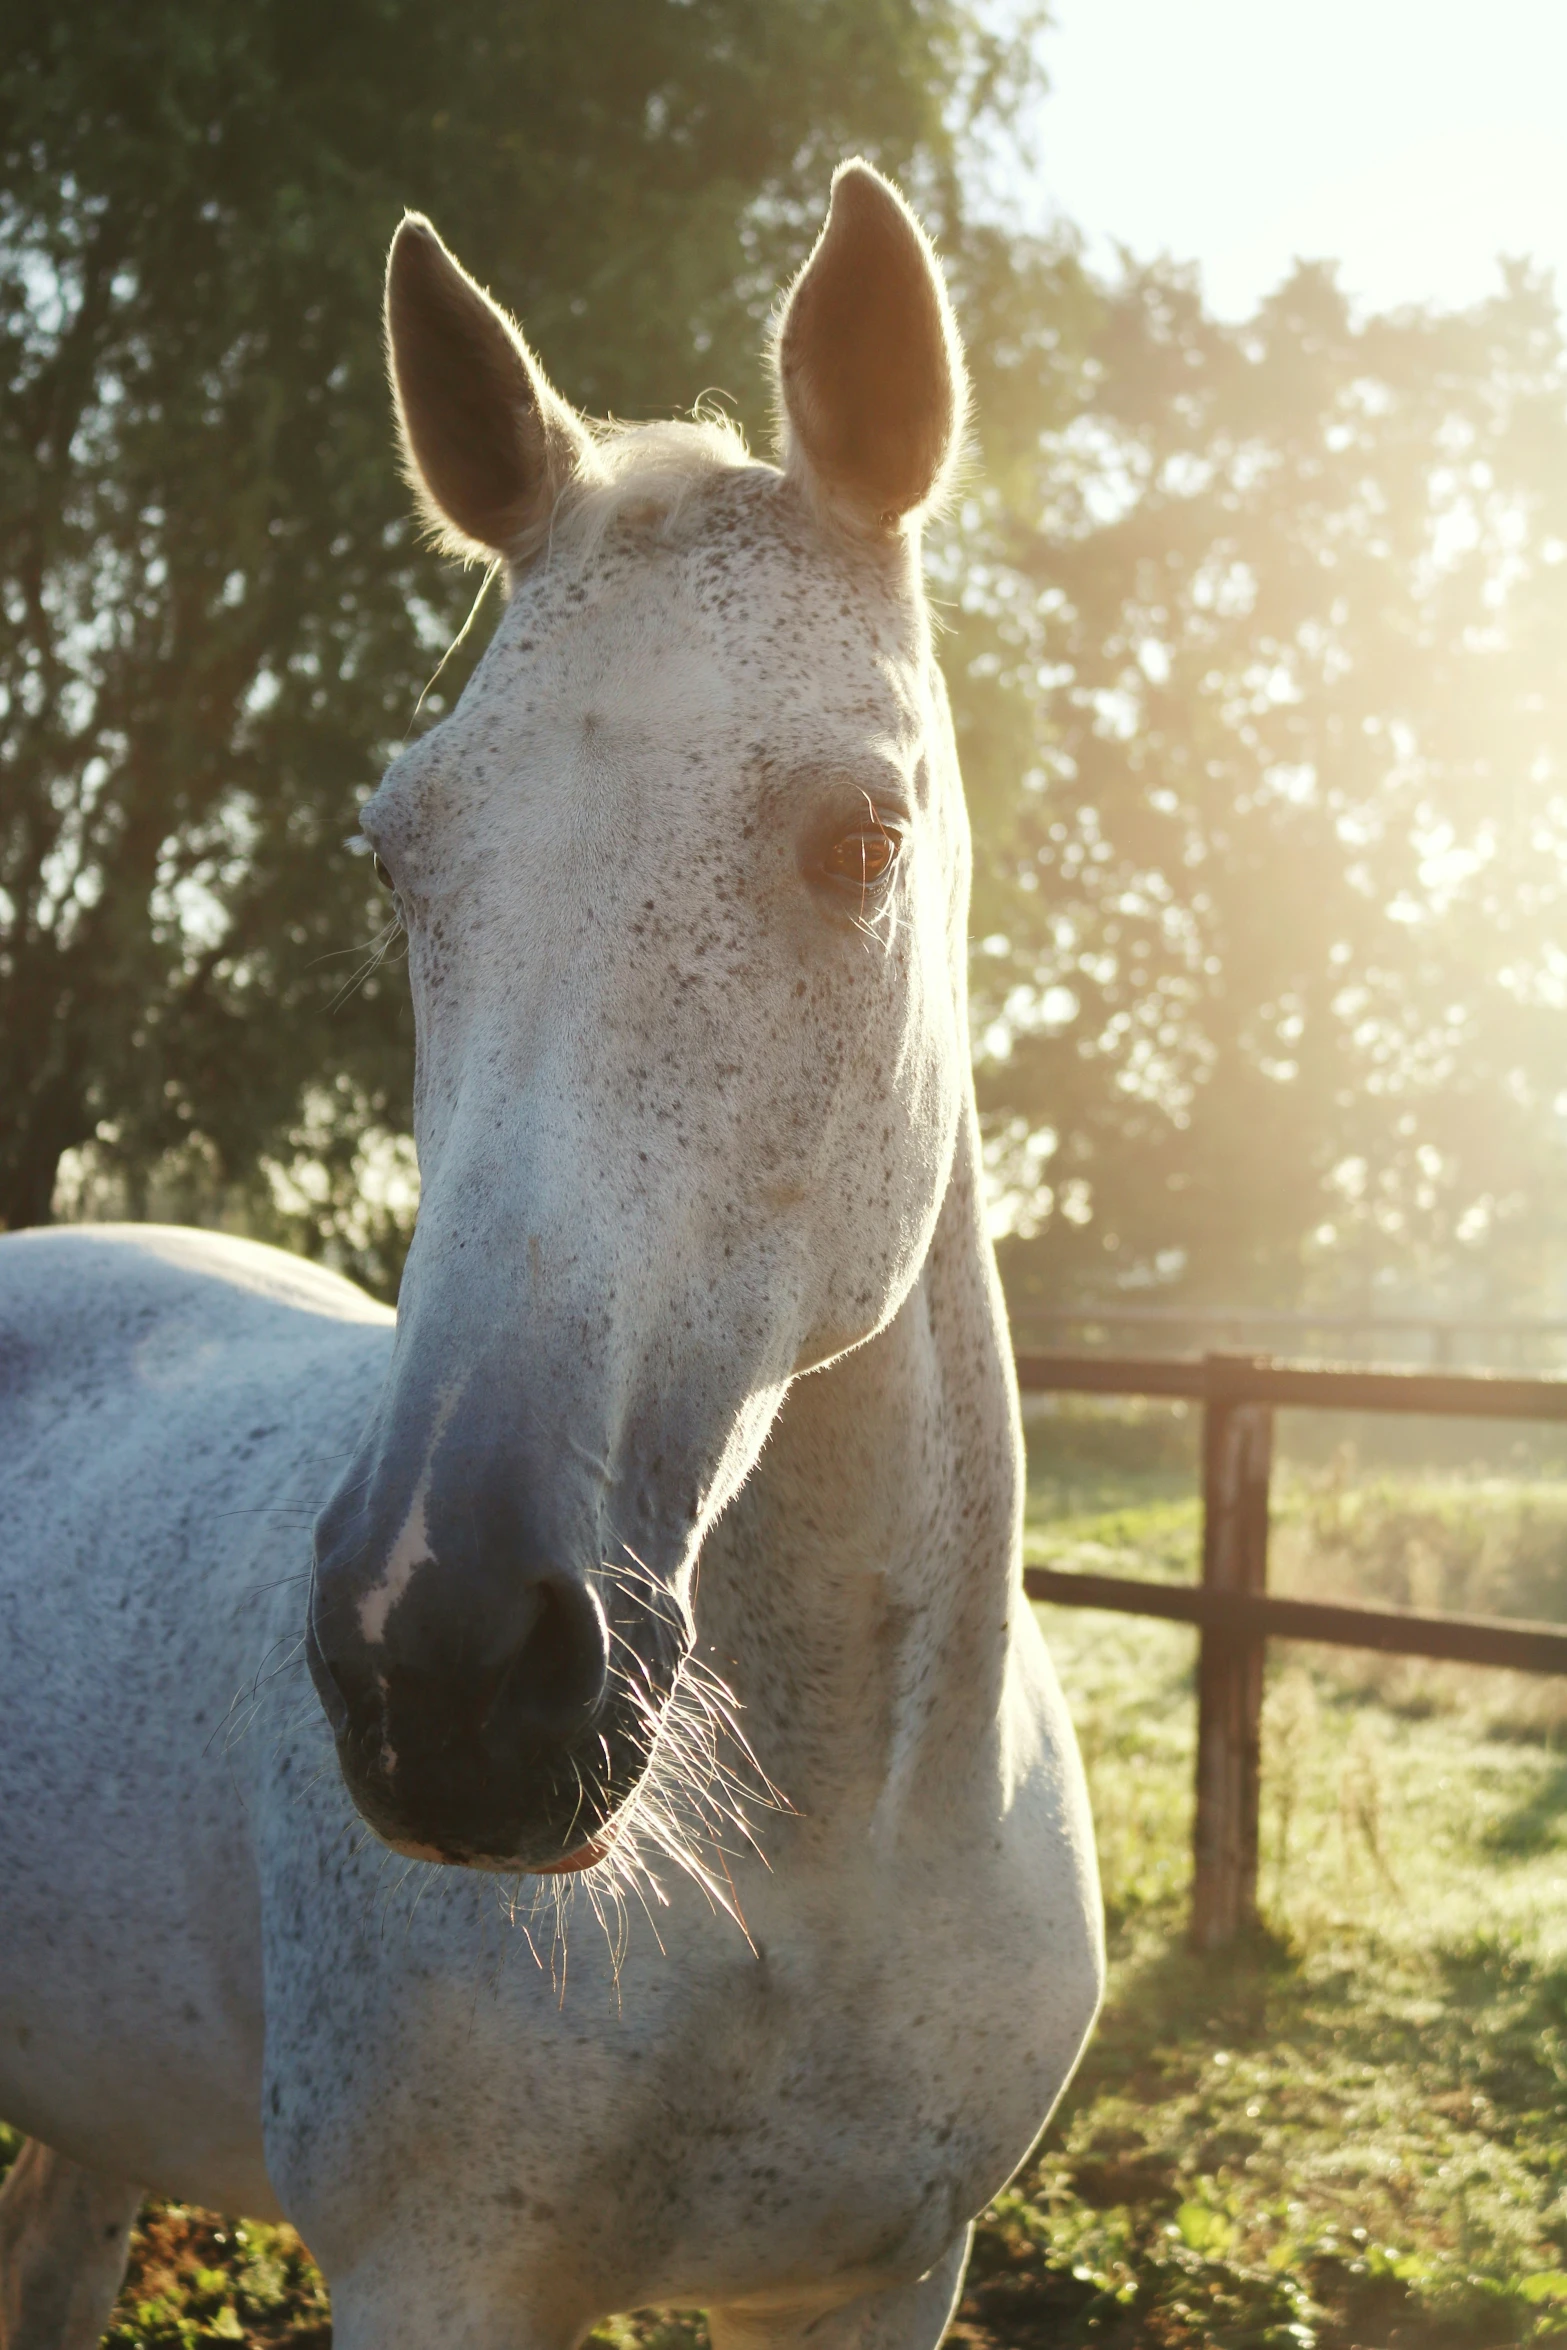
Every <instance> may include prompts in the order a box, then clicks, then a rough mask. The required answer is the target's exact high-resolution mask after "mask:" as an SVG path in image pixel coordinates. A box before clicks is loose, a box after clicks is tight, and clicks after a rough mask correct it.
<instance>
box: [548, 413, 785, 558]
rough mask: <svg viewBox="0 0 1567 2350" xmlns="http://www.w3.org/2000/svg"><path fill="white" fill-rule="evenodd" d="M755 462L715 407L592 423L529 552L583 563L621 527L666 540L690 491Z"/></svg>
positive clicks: (740, 434) (734, 426) (737, 428)
mask: <svg viewBox="0 0 1567 2350" xmlns="http://www.w3.org/2000/svg"><path fill="white" fill-rule="evenodd" d="M754 463H755V459H754V458H753V457H752V455H751V452H750V449H749V448H748V446H747V445H746V438H745V434H744V433H743V432H742V431H741V429H740V426H739V425H738V424H737V423H736V422H735V421H734V419H733V418H732V417H730V416H727V415H725V414H724V413H723V412H722V411H721V410H719V409H711V408H710V409H704V408H701V407H698V408H697V409H696V410H695V411H694V413H693V414H692V415H690V416H688V417H684V416H682V417H659V418H657V419H655V420H654V421H652V422H651V423H646V424H622V423H620V422H617V421H614V420H611V421H610V422H609V423H607V424H600V423H597V422H594V423H592V424H591V425H589V427H588V437H587V439H586V440H585V441H584V443H583V445H582V449H581V454H580V456H579V459H578V462H577V464H576V466H575V467H574V469H573V471H572V473H571V475H570V477H569V478H568V480H567V481H566V483H565V485H564V487H563V489H562V491H561V494H560V496H559V498H558V499H557V501H556V504H555V509H554V512H553V513H552V514H551V515H550V516H549V518H548V520H547V521H546V522H545V523H544V524H543V525H542V526H541V528H540V531H539V534H538V539H537V543H536V546H535V547H534V548H531V549H529V550H528V552H529V553H543V554H547V555H548V556H549V557H551V558H556V557H564V558H566V559H567V560H569V561H571V562H573V563H575V564H576V565H578V566H584V565H586V564H588V563H591V562H592V560H593V558H594V557H595V556H596V555H597V554H598V552H599V550H600V548H601V547H602V546H603V544H604V541H605V539H606V538H607V537H608V536H609V534H610V533H611V531H613V530H615V529H616V528H617V527H618V526H622V525H624V526H628V527H635V528H637V529H639V530H642V531H646V532H648V533H649V534H650V535H652V536H654V537H656V538H664V537H667V536H669V535H670V534H671V532H672V531H673V530H674V528H675V526H676V525H677V523H678V522H679V519H680V516H681V514H682V512H683V511H684V510H685V508H686V506H687V505H688V503H689V501H690V499H691V497H692V494H693V492H695V491H697V490H699V489H700V488H701V487H702V486H703V485H704V484H705V483H708V482H711V481H713V480H715V479H716V478H718V477H719V476H721V475H723V474H726V473H733V472H737V471H740V470H742V469H744V468H746V467H749V466H751V465H753V464H754Z"/></svg>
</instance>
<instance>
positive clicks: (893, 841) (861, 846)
mask: <svg viewBox="0 0 1567 2350" xmlns="http://www.w3.org/2000/svg"><path fill="white" fill-rule="evenodd" d="M897 854H898V837H897V834H896V833H892V832H888V831H887V829H886V827H885V826H884V825H880V824H878V825H876V826H875V828H874V829H871V828H869V827H867V828H866V829H864V830H862V831H858V832H846V833H845V834H844V835H843V837H842V839H841V840H835V841H834V842H833V844H832V847H831V848H830V849H829V850H828V851H827V854H826V855H825V856H824V857H823V859H822V863H821V870H822V872H823V874H824V875H825V876H826V878H827V879H828V880H829V881H836V882H841V883H843V884H845V885H846V886H847V887H849V888H851V889H860V890H865V889H874V888H875V886H876V884H877V882H879V881H885V880H886V878H887V876H888V874H889V873H890V872H891V871H892V868H893V865H894V863H895V861H896V859H897Z"/></svg>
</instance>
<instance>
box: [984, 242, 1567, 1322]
mask: <svg viewBox="0 0 1567 2350" xmlns="http://www.w3.org/2000/svg"><path fill="white" fill-rule="evenodd" d="M1074 370H1075V372H1074ZM951 561H952V575H953V578H954V581H955V582H956V581H959V580H961V581H962V582H963V587H962V595H963V611H962V614H961V616H960V619H959V624H958V629H957V635H956V642H955V647H954V656H955V665H956V666H957V667H958V668H959V669H960V672H961V674H960V682H959V687H958V700H959V709H960V718H961V721H962V730H963V734H964V748H965V758H966V761H967V766H968V770H969V774H970V779H971V783H972V784H973V785H974V786H975V787H976V805H977V809H978V812H979V816H980V824H981V846H982V856H981V865H980V886H979V892H978V899H977V919H976V930H977V932H978V934H979V935H980V937H981V940H982V942H983V944H982V948H981V952H980V954H979V957H978V960H977V963H976V974H975V976H976V985H977V990H978V999H979V1012H980V1022H981V1028H982V1031H983V1032H984V1033H985V1034H986V1035H987V1037H988V1038H989V1041H990V1048H991V1050H990V1058H989V1061H988V1065H987V1066H986V1068H985V1070H984V1072H983V1098H984V1101H985V1103H986V1105H987V1108H988V1111H989V1115H990V1120H991V1128H992V1135H993V1147H994V1150H995V1153H996V1159H997V1165H998V1168H999V1169H1000V1171H1001V1172H1002V1173H1003V1174H1004V1175H1006V1176H1007V1177H1009V1178H1010V1180H1011V1182H1012V1184H1013V1187H1014V1194H1015V1201H1014V1204H1015V1222H1016V1225H1017V1229H1018V1231H1019V1234H1020V1237H1019V1238H1018V1239H1016V1240H1014V1241H1013V1242H1011V1243H1010V1244H1009V1246H1008V1249H1007V1250H1006V1251H1005V1252H1004V1259H1005V1264H1006V1272H1007V1278H1008V1284H1009V1291H1010V1293H1011V1295H1012V1296H1013V1299H1014V1304H1015V1306H1017V1307H1020V1308H1021V1309H1022V1310H1023V1313H1024V1316H1025V1318H1026V1313H1027V1310H1028V1308H1029V1306H1030V1305H1031V1304H1032V1303H1033V1301H1035V1300H1036V1299H1037V1300H1039V1301H1040V1302H1041V1303H1042V1304H1044V1305H1047V1306H1048V1305H1049V1304H1051V1303H1059V1302H1060V1300H1061V1298H1062V1296H1063V1294H1073V1293H1075V1294H1077V1295H1080V1296H1092V1295H1095V1294H1099V1295H1103V1294H1104V1293H1106V1292H1107V1291H1110V1292H1113V1291H1114V1290H1115V1289H1116V1288H1117V1287H1118V1286H1120V1285H1122V1284H1124V1283H1126V1282H1128V1281H1131V1282H1145V1283H1146V1282H1148V1281H1154V1282H1156V1283H1161V1282H1162V1283H1165V1284H1167V1285H1169V1286H1171V1287H1172V1288H1174V1289H1175V1290H1176V1291H1178V1292H1180V1293H1183V1294H1185V1295H1188V1296H1193V1297H1208V1298H1214V1297H1219V1298H1223V1299H1227V1300H1230V1301H1234V1302H1239V1301H1241V1300H1247V1299H1249V1300H1252V1301H1255V1302H1258V1303H1263V1302H1275V1303H1276V1302H1279V1301H1286V1300H1293V1299H1295V1298H1297V1297H1299V1296H1300V1295H1301V1294H1302V1293H1303V1292H1304V1293H1306V1294H1314V1295H1316V1296H1318V1297H1339V1298H1345V1299H1348V1300H1350V1301H1351V1302H1355V1303H1359V1302H1360V1301H1361V1300H1362V1299H1363V1298H1364V1297H1365V1295H1366V1292H1367V1285H1368V1284H1369V1283H1370V1282H1371V1281H1372V1280H1373V1279H1374V1277H1375V1276H1377V1275H1378V1274H1379V1273H1387V1272H1393V1273H1396V1274H1397V1275H1398V1276H1399V1277H1400V1278H1401V1279H1402V1281H1403V1282H1404V1283H1405V1284H1406V1285H1409V1286H1412V1287H1419V1286H1421V1285H1424V1286H1426V1287H1427V1288H1429V1287H1431V1286H1433V1285H1434V1286H1436V1287H1437V1288H1438V1289H1439V1290H1441V1289H1443V1288H1444V1287H1445V1289H1446V1291H1447V1292H1448V1293H1449V1294H1456V1295H1459V1296H1462V1295H1463V1294H1465V1292H1466V1290H1467V1291H1469V1292H1471V1293H1472V1292H1475V1291H1483V1290H1486V1289H1487V1288H1489V1289H1490V1290H1491V1291H1494V1293H1495V1294H1497V1295H1498V1296H1500V1297H1503V1298H1507V1299H1514V1298H1519V1297H1522V1296H1531V1295H1537V1287H1536V1286H1535V1285H1537V1284H1538V1282H1539V1280H1540V1279H1541V1277H1542V1275H1543V1274H1544V1273H1545V1272H1546V1271H1547V1270H1549V1269H1551V1268H1553V1267H1557V1266H1559V1265H1560V1262H1561V1248H1560V1243H1561V1240H1562V1227H1561V1222H1560V1208H1559V1204H1558V1203H1559V1202H1560V1200H1561V1198H1562V1197H1563V1196H1564V1193H1563V1185H1562V1180H1561V1177H1562V1172H1563V1165H1562V1135H1561V1131H1560V1125H1559V1107H1560V1104H1559V1089H1560V1076H1559V1072H1560V1068H1561V1064H1562V1054H1561V1041H1560V1040H1561V1034H1562V1010H1563V1004H1564V1000H1567V999H1564V995H1563V985H1562V965H1561V960H1560V953H1559V948H1558V945H1557V938H1558V935H1559V929H1560V920H1561V906H1562V880H1563V848H1564V842H1567V802H1564V800H1563V797H1562V759H1563V746H1564V740H1567V699H1564V688H1563V672H1562V667H1561V663H1560V661H1559V659H1558V657H1557V647H1558V646H1559V644H1560V643H1561V641H1562V635H1563V629H1564V625H1567V353H1564V347H1563V339H1562V328H1561V321H1560V318H1559V316H1558V313H1557V310H1556V306H1555V301H1554V297H1553V295H1552V293H1551V290H1550V288H1549V286H1548V285H1547V284H1546V283H1545V282H1544V281H1543V280H1542V279H1540V278H1538V277H1536V276H1534V275H1532V274H1531V273H1530V272H1529V271H1528V270H1527V269H1525V268H1523V267H1516V268H1512V269H1509V270H1508V271H1507V273H1506V276H1505V283H1504V286H1503V289H1502V290H1501V291H1500V292H1499V293H1498V294H1497V295H1496V296H1495V297H1494V298H1493V299H1491V300H1490V301H1488V302H1485V303H1483V304H1481V305H1479V306H1478V307H1477V308H1476V309H1474V310H1473V311H1471V312H1466V313H1463V314H1457V315H1431V314H1426V313H1419V312H1410V313H1404V314H1400V315H1398V316H1395V317H1381V318H1371V319H1364V320H1362V319H1358V318H1357V317H1356V316H1355V315H1354V314H1353V313H1352V312H1351V310H1350V308H1349V306H1348V304H1347V302H1346V300H1345V298H1344V296H1343V295H1342V293H1341V292H1340V291H1339V289H1338V287H1337V286H1336V284H1335V282H1334V280H1333V277H1332V274H1331V272H1330V271H1329V270H1327V269H1325V268H1320V267H1311V268H1307V267H1301V268H1300V269H1298V270H1297V271H1296V273H1295V274H1294V276H1293V277H1292V278H1291V279H1290V280H1289V281H1288V282H1287V283H1286V284H1285V285H1284V286H1283V287H1281V289H1280V290H1279V291H1278V293H1276V294H1275V295H1274V296H1272V297H1271V298H1270V299H1269V300H1268V301H1266V302H1265V303H1264V304H1263V305H1262V307H1261V308H1260V310H1259V311H1258V313H1257V315H1256V316H1255V317H1254V318H1251V319H1249V320H1246V321H1245V322H1243V323H1241V324H1238V325H1226V324H1223V323H1221V322H1219V321H1217V320H1215V319H1213V318H1212V317H1210V316H1209V315H1208V314H1207V313H1206V311H1205V310H1204V308H1203V305H1202V302H1201V300H1200V297H1199V295H1198V293H1197V291H1196V289H1195V287H1194V285H1193V283H1192V282H1191V280H1190V279H1189V277H1187V276H1185V275H1183V274H1182V273H1181V272H1180V271H1178V270H1173V269H1171V268H1169V267H1160V268H1156V269H1150V270H1143V271H1131V272H1129V273H1128V274H1127V275H1126V276H1125V277H1124V278H1123V279H1122V280H1121V281H1119V282H1117V283H1115V284H1113V285H1111V286H1108V287H1106V288H1104V289H1102V291H1101V293H1100V295H1099V297H1098V301H1097V307H1096V310H1095V314H1094V316H1093V318H1092V319H1091V320H1090V321H1089V322H1088V331H1087V332H1086V333H1080V334H1079V336H1078V339H1077V341H1076V342H1075V343H1074V344H1070V345H1068V346H1066V347H1064V348H1063V351H1062V353H1061V365H1060V367H1059V368H1058V370H1057V382H1056V386H1055V391H1054V409H1053V413H1051V414H1049V415H1046V416H1044V417H1043V418H1042V424H1041V430H1040V431H1039V434H1038V437H1037V439H1036V441H1035V443H1034V444H1033V447H1032V450H1031V452H1029V453H1027V455H1026V456H1025V454H1024V453H1022V452H1020V453H1018V454H1017V455H1015V456H1014V458H1013V461H1012V464H1011V467H1010V471H1009V474H1008V476H1007V480H1006V485H1005V489H1004V491H1003V490H1000V489H996V490H990V491H985V490H982V491H981V492H980V493H979V494H978V495H977V496H976V497H975V499H974V500H973V502H972V505H971V508H970V511H969V514H968V516H967V519H966V528H965V532H964V537H963V544H962V548H961V552H959V553H956V554H954V556H953V557H952V559H951Z"/></svg>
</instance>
